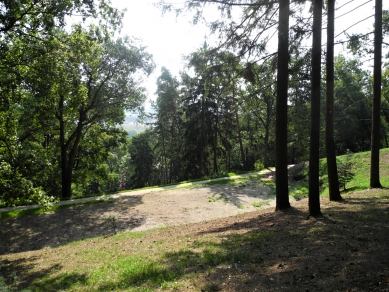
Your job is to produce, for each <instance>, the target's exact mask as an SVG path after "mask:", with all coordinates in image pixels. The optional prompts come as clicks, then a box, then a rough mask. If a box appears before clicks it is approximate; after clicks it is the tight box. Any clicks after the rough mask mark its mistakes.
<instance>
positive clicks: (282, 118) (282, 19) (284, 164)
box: [276, 0, 290, 210]
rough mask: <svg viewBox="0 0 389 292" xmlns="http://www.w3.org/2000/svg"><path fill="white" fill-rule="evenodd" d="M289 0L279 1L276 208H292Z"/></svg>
mask: <svg viewBox="0 0 389 292" xmlns="http://www.w3.org/2000/svg"><path fill="white" fill-rule="evenodd" d="M288 49H289V0H280V2H279V27H278V65H277V98H276V210H282V209H287V208H290V203H289V191H288V148H287V136H288V127H287V126H288V62H289V52H288Z"/></svg>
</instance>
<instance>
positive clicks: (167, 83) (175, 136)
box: [154, 67, 182, 184]
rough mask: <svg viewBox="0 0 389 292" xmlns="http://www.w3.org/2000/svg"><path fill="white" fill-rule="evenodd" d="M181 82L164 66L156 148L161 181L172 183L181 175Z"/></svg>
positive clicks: (156, 108)
mask: <svg viewBox="0 0 389 292" xmlns="http://www.w3.org/2000/svg"><path fill="white" fill-rule="evenodd" d="M178 86H179V82H178V81H177V80H176V78H174V77H173V76H172V75H171V74H170V72H169V70H167V69H166V68H165V67H162V72H161V75H160V76H159V77H158V79H157V92H156V94H157V101H156V105H155V110H156V117H157V121H156V123H155V126H154V127H155V128H154V131H155V133H156V134H157V144H156V146H155V147H156V149H155V150H157V153H158V154H157V155H158V156H159V158H158V159H159V165H160V180H161V183H163V184H166V183H172V182H173V181H178V180H179V178H180V177H181V175H182V173H181V171H182V166H181V164H182V163H181V159H180V156H181V154H182V153H181V151H180V148H181V146H182V141H181V139H180V134H181V133H180V130H181V128H180V125H181V121H180V116H179V115H180V114H179V112H178V104H179V101H180V98H179V91H178Z"/></svg>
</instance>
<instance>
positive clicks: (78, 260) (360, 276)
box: [2, 190, 389, 292]
mask: <svg viewBox="0 0 389 292" xmlns="http://www.w3.org/2000/svg"><path fill="white" fill-rule="evenodd" d="M346 196H347V199H346V201H345V202H342V203H333V202H329V201H323V213H324V220H315V219H313V218H311V219H309V220H307V219H306V214H307V209H306V202H303V201H300V202H298V203H296V205H295V208H294V209H292V210H291V211H289V212H273V211H269V210H268V211H266V210H265V211H259V212H262V213H256V212H252V213H249V214H242V215H238V216H235V217H228V218H221V219H218V220H214V221H212V222H206V223H198V224H189V225H185V226H179V227H172V228H163V229H155V230H151V231H145V232H123V233H118V234H117V235H115V236H110V237H105V238H103V237H100V238H93V239H88V240H83V241H79V242H75V243H72V244H68V245H65V246H61V247H58V248H53V249H42V250H37V251H30V252H25V253H17V254H10V255H3V256H2V261H3V263H4V265H3V268H2V271H4V274H3V275H5V276H6V278H7V277H8V276H9V277H10V275H11V271H15V272H16V273H17V275H18V276H19V283H18V284H19V286H18V287H19V289H22V288H28V289H29V290H30V291H36V292H37V291H225V290H227V288H228V289H231V290H235V291H245V290H246V291H254V289H255V288H257V287H261V291H275V290H285V291H302V290H303V291H305V290H318V291H319V290H323V291H346V290H355V288H358V291H372V290H374V289H376V288H377V287H378V290H377V291H383V290H385V288H389V269H388V266H387V258H388V257H389V249H388V248H387V242H388V240H389V216H388V209H387V207H388V205H389V190H373V191H363V192H358V193H356V194H347V195H346ZM335 247H336V248H335ZM318 251H320V252H319V253H318ZM7 279H8V278H7ZM377 283H378V284H377ZM377 285H378V286H377Z"/></svg>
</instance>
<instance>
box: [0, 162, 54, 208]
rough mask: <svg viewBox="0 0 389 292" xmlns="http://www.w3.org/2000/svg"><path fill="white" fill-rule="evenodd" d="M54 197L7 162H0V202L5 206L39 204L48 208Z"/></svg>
mask: <svg viewBox="0 0 389 292" xmlns="http://www.w3.org/2000/svg"><path fill="white" fill-rule="evenodd" d="M55 201H56V199H55V198H54V197H51V196H47V195H46V194H45V192H44V191H43V190H42V188H40V187H38V188H37V187H34V186H33V183H32V182H31V181H29V180H27V179H25V178H24V177H22V175H21V174H20V173H19V172H18V171H17V170H15V169H13V168H12V167H11V165H10V164H9V163H7V162H1V163H0V203H2V204H5V205H6V206H17V205H26V204H40V205H42V206H43V207H44V208H49V207H50V206H51V205H52V203H54V202H55Z"/></svg>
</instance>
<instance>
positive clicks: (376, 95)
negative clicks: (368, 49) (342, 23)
mask: <svg viewBox="0 0 389 292" xmlns="http://www.w3.org/2000/svg"><path fill="white" fill-rule="evenodd" d="M381 58H382V0H376V2H375V31H374V85H373V114H372V119H373V123H372V131H371V158H370V159H371V163H370V188H381V187H382V185H381V183H380V122H381V119H380V118H381V116H380V113H381V75H382V70H381Z"/></svg>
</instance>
